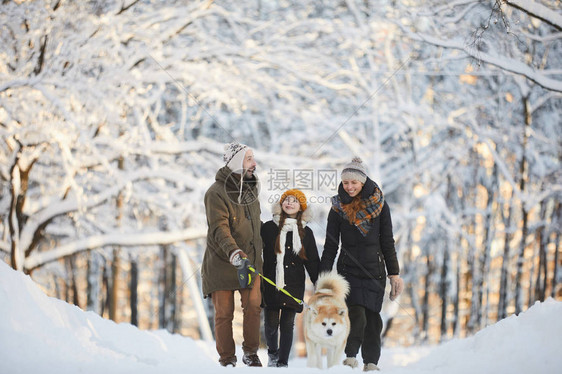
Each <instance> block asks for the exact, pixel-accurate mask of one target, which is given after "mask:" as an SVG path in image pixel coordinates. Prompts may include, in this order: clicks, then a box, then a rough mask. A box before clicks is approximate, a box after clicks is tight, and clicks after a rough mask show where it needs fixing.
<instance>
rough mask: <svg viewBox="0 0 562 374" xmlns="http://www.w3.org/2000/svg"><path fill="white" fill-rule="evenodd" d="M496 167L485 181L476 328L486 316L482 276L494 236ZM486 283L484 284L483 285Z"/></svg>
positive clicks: (487, 267) (485, 270) (483, 324)
mask: <svg viewBox="0 0 562 374" xmlns="http://www.w3.org/2000/svg"><path fill="white" fill-rule="evenodd" d="M497 181H498V167H497V165H496V164H494V168H493V170H492V176H491V182H490V183H487V184H488V185H487V186H486V194H487V199H488V202H487V204H486V213H485V216H484V223H483V225H484V234H483V237H482V254H481V257H480V277H479V278H478V285H477V288H478V305H479V306H480V319H479V321H478V329H480V328H482V326H485V322H484V321H483V320H486V321H487V318H488V313H487V309H488V304H489V302H488V300H486V303H484V288H485V287H486V295H487V294H488V292H487V288H488V282H484V277H485V276H486V275H487V274H488V271H489V267H490V264H489V262H490V251H491V247H492V239H493V237H494V236H495V232H494V229H493V228H494V225H493V222H494V215H493V209H494V203H495V202H496V191H497V190H498V183H497ZM484 283H486V286H484Z"/></svg>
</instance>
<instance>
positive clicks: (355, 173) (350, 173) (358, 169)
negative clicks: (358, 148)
mask: <svg viewBox="0 0 562 374" xmlns="http://www.w3.org/2000/svg"><path fill="white" fill-rule="evenodd" d="M341 179H342V180H356V181H359V182H361V183H363V184H365V182H366V181H367V169H366V168H365V165H363V161H362V160H361V159H360V158H359V157H354V158H353V160H351V162H350V163H349V164H346V165H345V166H344V167H343V170H342V172H341Z"/></svg>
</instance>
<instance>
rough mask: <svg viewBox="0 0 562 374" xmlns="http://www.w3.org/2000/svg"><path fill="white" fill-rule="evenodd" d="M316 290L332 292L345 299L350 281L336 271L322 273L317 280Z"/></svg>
mask: <svg viewBox="0 0 562 374" xmlns="http://www.w3.org/2000/svg"><path fill="white" fill-rule="evenodd" d="M316 292H318V293H328V294H330V293H331V294H333V295H334V296H336V297H339V298H342V299H343V298H345V297H346V296H347V294H348V293H349V283H348V282H347V281H346V280H345V278H344V277H342V276H341V275H339V274H338V273H336V272H326V273H322V274H320V276H319V277H318V280H317V281H316Z"/></svg>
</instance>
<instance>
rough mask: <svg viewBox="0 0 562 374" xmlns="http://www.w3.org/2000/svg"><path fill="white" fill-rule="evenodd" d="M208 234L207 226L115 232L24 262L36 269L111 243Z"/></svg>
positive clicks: (169, 240)
mask: <svg viewBox="0 0 562 374" xmlns="http://www.w3.org/2000/svg"><path fill="white" fill-rule="evenodd" d="M206 236H207V229H206V228H191V229H185V230H182V231H170V232H164V231H162V232H152V233H146V232H145V233H143V232H140V233H113V234H107V235H96V236H90V237H88V238H85V239H81V240H77V241H75V242H72V243H68V244H63V245H61V246H59V247H57V248H54V249H52V250H49V251H44V252H39V253H35V254H32V255H30V256H28V257H27V258H26V259H25V262H24V268H25V269H27V270H32V269H35V268H37V267H39V266H42V265H45V264H46V263H49V262H52V261H56V260H58V259H61V258H64V257H66V256H70V255H73V254H76V253H79V252H83V251H86V250H89V249H94V248H101V247H105V246H109V245H115V246H122V247H134V246H149V245H165V244H172V243H177V242H182V241H186V240H195V239H201V238H205V237H206Z"/></svg>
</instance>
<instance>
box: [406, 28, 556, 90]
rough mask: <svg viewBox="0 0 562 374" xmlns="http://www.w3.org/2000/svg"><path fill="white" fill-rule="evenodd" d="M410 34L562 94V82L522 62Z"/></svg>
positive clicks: (419, 39) (413, 37)
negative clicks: (461, 52) (458, 51)
mask: <svg viewBox="0 0 562 374" xmlns="http://www.w3.org/2000/svg"><path fill="white" fill-rule="evenodd" d="M408 34H409V36H410V37H411V38H412V39H414V40H417V41H420V42H425V43H429V44H432V45H435V46H438V47H443V48H451V49H456V50H460V51H463V52H464V53H466V54H467V55H468V56H470V57H472V58H475V59H477V60H479V61H483V62H485V63H488V64H490V65H494V66H497V67H498V68H500V69H502V70H504V71H508V72H511V73H514V74H517V75H521V76H523V77H526V78H527V79H529V80H531V81H533V82H535V83H536V84H538V85H540V86H542V87H544V88H546V89H547V90H551V91H556V92H562V81H560V80H556V79H552V78H549V77H547V76H545V75H544V74H543V73H542V72H541V71H536V70H534V69H533V68H531V67H530V66H528V65H526V64H524V63H522V62H520V61H517V60H514V59H511V58H508V57H504V56H499V55H492V54H489V53H485V52H481V51H478V50H475V49H474V48H470V47H469V46H467V45H466V43H465V42H463V41H462V40H459V39H454V40H443V39H439V38H436V37H434V36H431V35H427V34H419V33H411V32H408Z"/></svg>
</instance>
